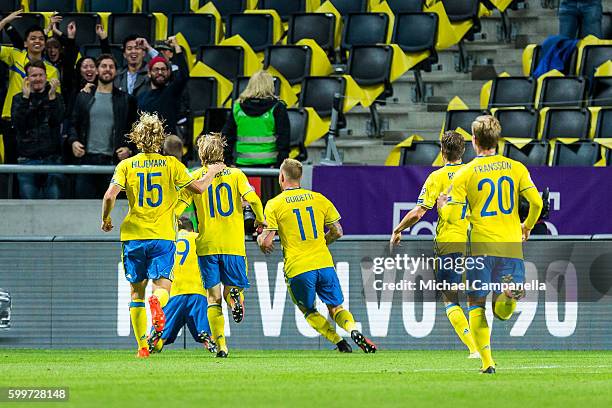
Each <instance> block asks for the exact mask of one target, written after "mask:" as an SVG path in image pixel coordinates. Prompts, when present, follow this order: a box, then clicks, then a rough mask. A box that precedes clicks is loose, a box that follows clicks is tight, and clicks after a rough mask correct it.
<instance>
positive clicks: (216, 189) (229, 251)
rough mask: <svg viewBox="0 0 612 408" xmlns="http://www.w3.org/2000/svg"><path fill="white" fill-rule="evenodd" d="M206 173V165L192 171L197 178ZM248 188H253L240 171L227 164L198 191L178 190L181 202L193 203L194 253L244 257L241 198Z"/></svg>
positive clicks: (248, 191) (249, 190)
mask: <svg viewBox="0 0 612 408" xmlns="http://www.w3.org/2000/svg"><path fill="white" fill-rule="evenodd" d="M207 172H208V168H206V167H202V168H200V169H198V170H195V171H194V172H193V173H192V174H193V177H195V178H201V177H202V176H203V175H204V174H206V173H207ZM251 191H254V189H253V187H252V186H251V185H250V184H249V180H248V179H247V177H246V176H245V174H244V173H243V172H242V170H240V169H237V168H230V167H227V168H225V169H223V170H222V171H221V172H220V173H219V174H217V175H216V176H215V178H214V179H213V182H212V184H211V185H210V186H209V187H208V189H207V190H206V191H205V192H203V193H202V194H192V193H191V192H189V191H184V192H183V193H181V197H180V199H181V201H183V202H185V203H186V204H187V205H190V204H191V203H192V202H193V203H195V208H196V216H197V218H198V228H199V232H200V234H199V235H198V238H197V240H196V248H197V249H196V250H197V254H198V256H205V255H239V256H246V249H245V245H244V215H243V212H242V198H243V197H244V196H245V195H246V194H248V193H250V192H251ZM253 194H255V193H253Z"/></svg>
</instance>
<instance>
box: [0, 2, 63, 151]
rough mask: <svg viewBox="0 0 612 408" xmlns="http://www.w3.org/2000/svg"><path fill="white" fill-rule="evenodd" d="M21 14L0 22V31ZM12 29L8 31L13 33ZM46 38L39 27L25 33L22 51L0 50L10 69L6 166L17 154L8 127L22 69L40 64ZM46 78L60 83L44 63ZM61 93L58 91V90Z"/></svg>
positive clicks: (20, 86)
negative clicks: (37, 62) (29, 64)
mask: <svg viewBox="0 0 612 408" xmlns="http://www.w3.org/2000/svg"><path fill="white" fill-rule="evenodd" d="M21 13H22V11H21V10H18V11H15V12H13V13H11V14H9V15H8V16H6V17H5V18H3V19H2V20H0V30H3V29H4V28H5V27H6V28H7V29H8V28H9V27H7V26H9V25H10V23H11V22H12V21H14V20H16V19H18V18H20V14H21ZM12 30H13V29H12V28H11V29H10V30H9V31H12ZM45 42H46V36H45V33H44V30H43V29H42V28H41V27H36V26H34V27H30V28H29V29H28V30H27V31H26V33H25V41H24V47H25V49H20V48H17V47H6V46H0V61H2V62H4V63H5V64H6V65H8V67H9V83H8V89H7V92H6V97H5V100H4V106H3V108H2V129H1V130H2V132H1V133H2V135H3V142H4V149H5V162H7V163H15V162H16V160H17V150H16V141H15V132H14V129H13V126H12V123H11V105H12V103H13V97H14V96H15V95H17V94H18V93H19V92H21V90H22V89H23V80H24V78H25V76H26V74H25V72H23V67H25V66H26V64H27V63H28V62H33V61H41V60H42V59H43V53H44V51H45ZM45 67H46V74H47V78H48V80H49V81H51V80H52V79H54V78H55V79H59V72H58V70H57V69H56V68H55V67H54V66H53V65H52V64H50V63H48V62H45ZM57 92H60V88H58V89H57Z"/></svg>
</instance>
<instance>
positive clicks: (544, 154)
mask: <svg viewBox="0 0 612 408" xmlns="http://www.w3.org/2000/svg"><path fill="white" fill-rule="evenodd" d="M504 156H507V157H509V158H511V159H514V160H517V161H520V162H521V163H523V164H525V165H526V166H545V165H546V161H547V158H548V144H547V143H546V142H540V141H532V142H529V143H527V144H526V145H524V146H523V147H518V146H515V145H513V144H511V143H506V145H505V147H504Z"/></svg>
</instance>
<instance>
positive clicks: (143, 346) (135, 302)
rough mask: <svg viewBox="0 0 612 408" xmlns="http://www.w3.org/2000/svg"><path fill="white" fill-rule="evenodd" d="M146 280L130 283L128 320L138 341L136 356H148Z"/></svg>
mask: <svg viewBox="0 0 612 408" xmlns="http://www.w3.org/2000/svg"><path fill="white" fill-rule="evenodd" d="M147 282H148V280H147V279H145V280H143V281H141V282H137V283H130V292H131V293H130V297H131V302H130V320H131V322H132V329H133V330H134V336H136V341H137V343H138V353H137V354H136V357H139V358H146V357H149V348H148V345H147V311H146V309H145V303H144V298H145V289H146V288H147Z"/></svg>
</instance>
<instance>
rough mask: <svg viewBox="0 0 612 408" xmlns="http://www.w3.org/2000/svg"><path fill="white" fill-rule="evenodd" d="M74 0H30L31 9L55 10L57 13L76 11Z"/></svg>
mask: <svg viewBox="0 0 612 408" xmlns="http://www.w3.org/2000/svg"><path fill="white" fill-rule="evenodd" d="M76 6H77V1H76V0H30V10H32V11H39V12H40V11H57V12H59V13H71V12H75V11H77V7H76Z"/></svg>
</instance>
